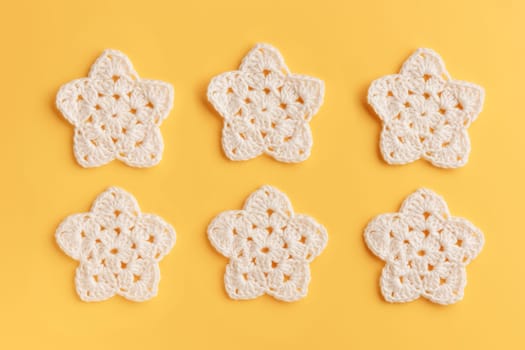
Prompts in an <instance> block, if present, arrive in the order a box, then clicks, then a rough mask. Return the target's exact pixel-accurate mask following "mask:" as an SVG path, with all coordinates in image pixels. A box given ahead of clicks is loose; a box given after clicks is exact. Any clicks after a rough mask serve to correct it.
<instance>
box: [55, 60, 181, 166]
mask: <svg viewBox="0 0 525 350" xmlns="http://www.w3.org/2000/svg"><path fill="white" fill-rule="evenodd" d="M56 105H57V107H58V109H59V110H60V112H61V113H62V115H63V116H64V118H66V119H67V120H68V121H69V122H70V123H71V124H73V125H74V126H75V136H74V153H75V157H76V159H77V162H78V163H79V164H80V165H81V166H83V167H86V168H89V167H97V166H101V165H104V164H106V163H108V162H110V161H112V160H113V159H115V158H116V159H119V160H121V161H123V162H124V163H126V164H127V165H129V166H133V167H151V166H154V165H156V164H158V163H159V162H160V160H161V159H162V152H163V149H164V143H163V141H162V135H161V134H160V129H159V126H160V125H161V123H162V121H163V120H164V119H165V118H166V117H167V116H168V113H169V111H170V110H171V108H172V105H173V87H172V86H171V85H170V84H167V83H165V82H162V81H158V80H147V79H141V78H139V76H138V74H137V73H136V72H135V70H134V69H133V66H132V64H131V62H130V61H129V59H128V58H127V57H126V55H124V54H123V53H122V52H119V51H116V50H106V51H104V52H103V53H102V55H101V56H100V57H99V58H98V59H97V60H96V61H95V64H93V66H92V67H91V70H90V72H89V75H88V77H87V78H81V79H77V80H73V81H72V82H70V83H67V84H65V85H63V86H62V87H61V88H60V90H59V91H58V94H57V97H56Z"/></svg>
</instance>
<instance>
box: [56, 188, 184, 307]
mask: <svg viewBox="0 0 525 350" xmlns="http://www.w3.org/2000/svg"><path fill="white" fill-rule="evenodd" d="M55 238H56V240H57V243H58V245H59V246H60V248H62V250H63V251H64V252H65V253H66V254H67V255H69V256H70V257H72V258H73V259H75V260H78V261H79V262H80V265H79V266H78V268H77V272H76V277H75V284H76V289H77V293H78V295H79V296H80V299H82V300H84V301H101V300H105V299H108V298H110V297H112V296H114V295H115V294H118V295H122V296H123V297H125V298H126V299H129V300H133V301H145V300H148V299H151V298H153V297H154V296H156V295H157V290H158V284H159V281H160V270H159V264H158V263H159V261H160V260H161V259H162V258H163V257H164V256H165V255H166V254H168V253H169V251H170V250H171V248H172V247H173V245H174V244H175V230H174V229H173V227H171V226H170V225H169V224H168V223H167V222H165V221H164V220H163V219H162V218H160V217H159V216H157V215H153V214H144V213H141V212H140V208H139V206H138V204H137V202H136V200H135V198H133V196H132V195H130V194H129V193H127V192H125V191H124V190H122V189H120V188H116V187H111V188H109V189H108V190H106V191H105V192H103V193H102V194H100V195H99V196H98V198H97V199H96V200H95V202H94V203H93V206H92V208H91V211H90V212H89V213H82V214H74V215H71V216H69V217H67V218H66V219H65V220H64V221H62V223H61V224H60V225H59V226H58V228H57V230H56V233H55Z"/></svg>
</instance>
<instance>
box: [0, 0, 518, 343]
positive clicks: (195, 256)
mask: <svg viewBox="0 0 525 350" xmlns="http://www.w3.org/2000/svg"><path fill="white" fill-rule="evenodd" d="M524 17H525V4H524V3H523V2H520V1H508V0H497V1H479V0H477V1H458V0H450V1H415V0H414V1H395V2H393V1H392V2H390V1H370V0H367V1H329V0H323V1H319V2H313V1H310V2H308V1H289V2H287V1H283V0H264V1H243V0H238V1H229V0H222V1H207V2H203V1H157V0H147V1H140V2H139V1H129V0H128V1H109V0H103V1H98V0H90V1H82V2H75V1H71V0H64V1H6V0H4V1H2V13H1V14H0V33H1V34H0V37H1V39H2V40H1V44H2V53H1V58H0V63H1V64H0V73H1V74H0V79H1V80H0V93H1V101H2V102H1V114H2V116H1V118H2V119H1V120H2V123H1V126H0V149H1V152H2V155H1V159H2V160H1V162H2V168H1V182H0V198H1V199H0V205H1V207H0V213H1V214H0V215H1V220H0V225H1V239H0V242H1V248H0V251H1V252H0V348H2V349H77V350H81V349H96V350H98V349H130V350H132V349H232V350H234V349H295V348H300V349H324V348H326V349H365V348H366V349H381V348H383V349H407V350H408V349H425V350H427V349H428V350H430V349H467V348H473V349H474V348H476V349H494V348H497V347H498V348H505V349H509V348H521V349H523V346H524V343H525V331H524V330H523V325H524V322H525V278H524V277H525V271H524V267H523V266H524V264H523V252H524V248H525V225H523V218H524V215H525V214H524V209H525V205H524V199H525V188H524V185H523V180H524V178H525V166H524V150H525V137H524V134H523V128H525V111H524V109H523V101H524V99H525V98H524V93H525V89H524V81H525V40H524V38H523V36H524V34H525V21H524ZM257 42H269V43H271V44H273V45H275V46H276V47H278V48H279V49H280V50H281V52H282V53H283V55H284V57H285V59H286V62H287V64H288V66H289V67H290V69H291V70H292V71H293V72H296V73H302V74H308V75H313V76H316V77H319V78H321V79H323V80H324V81H325V83H326V97H325V103H324V105H323V107H322V108H321V110H320V112H319V113H318V114H317V115H316V116H315V117H314V119H313V120H312V122H311V126H312V130H313V136H314V147H313V151H312V155H311V157H310V158H309V159H308V160H307V161H305V162H304V163H301V164H296V165H287V164H281V163H278V162H276V161H274V160H273V159H270V158H268V157H259V158H257V159H254V160H251V161H247V162H232V161H229V160H227V159H226V157H225V156H224V155H223V153H222V149H221V147H220V133H221V128H222V120H221V118H220V117H219V116H218V114H217V113H215V111H214V110H213V108H211V107H210V105H209V104H208V103H207V101H206V97H205V96H206V87H207V84H208V82H209V81H210V79H211V77H212V76H214V75H216V74H219V73H222V72H224V71H227V70H233V69H236V68H237V67H238V64H239V63H240V60H241V59H242V57H243V56H244V55H245V54H246V52H247V51H248V50H249V49H250V48H251V47H252V46H253V45H254V44H255V43H257ZM418 47H431V48H433V49H435V50H437V51H438V52H439V53H440V54H441V55H442V57H443V58H444V60H445V62H446V63H447V68H448V70H449V72H450V73H451V75H452V76H453V77H455V78H457V79H462V80H467V81H472V82H475V83H477V84H480V85H482V86H484V87H485V89H486V95H487V96H486V101H485V106H484V110H483V112H482V113H481V115H480V116H479V118H478V119H477V121H476V122H475V123H474V124H473V125H472V126H471V127H470V137H471V141H472V153H471V157H470V161H469V163H468V164H467V166H466V167H464V168H461V169H457V170H443V169H438V168H434V167H432V166H431V165H430V164H428V163H426V162H424V161H418V162H416V163H414V164H411V165H405V166H388V165H386V163H384V162H383V160H382V159H381V157H380V154H379V151H378V138H379V133H380V122H379V119H378V118H377V117H376V116H374V115H373V114H372V113H371V111H370V110H369V109H368V108H367V106H366V102H365V101H366V91H367V88H368V85H369V83H370V82H371V81H372V80H373V79H375V78H378V77H380V76H383V75H385V74H390V73H395V72H397V71H398V69H399V68H400V66H401V64H402V62H403V61H404V60H405V59H406V58H407V57H408V55H410V54H411V52H412V51H413V50H415V49H416V48H418ZM105 48H115V49H119V50H122V51H123V52H125V53H126V54H127V55H128V56H129V57H130V59H131V61H132V62H133V64H134V66H135V68H136V70H137V71H138V73H139V75H141V76H142V77H145V78H152V79H161V80H165V81H168V82H170V83H172V84H173V85H174V87H175V91H176V93H175V106H174V108H173V110H172V112H171V114H170V116H169V118H168V119H167V120H166V121H165V122H164V124H163V125H162V128H161V131H162V134H163V136H164V140H165V146H166V147H165V151H164V156H163V161H162V162H161V163H160V165H159V166H156V167H154V168H150V169H133V168H129V167H127V166H125V165H123V164H121V163H119V162H112V163H111V164H109V165H106V166H103V167H101V168H94V169H83V168H81V167H80V166H79V165H77V163H76V162H75V160H74V157H73V152H72V143H73V139H72V136H73V127H72V126H71V125H69V124H68V123H67V122H66V121H65V119H63V118H62V117H61V116H60V114H59V113H58V112H57V110H56V109H55V107H54V99H55V94H56V92H57V90H58V88H59V86H60V85H61V84H63V83H66V82H68V81H70V80H73V79H75V78H79V77H83V76H86V74H87V72H88V70H89V68H90V66H91V64H92V63H93V62H94V60H95V58H96V57H97V56H98V55H99V54H100V53H101V52H102V50H103V49H105ZM262 184H271V185H274V186H276V187H278V188H279V189H281V190H283V191H284V192H286V193H287V194H288V196H289V197H290V199H291V201H292V203H293V204H294V207H295V209H296V211H297V212H299V213H307V214H310V215H312V216H313V217H315V218H316V219H317V220H318V221H319V222H321V223H323V224H324V225H325V226H326V227H327V229H328V233H329V243H328V247H327V249H326V250H325V251H324V253H323V254H321V256H320V257H318V258H317V259H316V260H315V261H314V262H313V263H312V264H311V268H312V282H311V284H310V291H309V295H308V297H307V298H306V299H303V300H302V301H300V302H296V303H292V304H286V303H283V302H278V301H276V300H274V299H272V298H271V297H268V296H264V297H261V298H258V299H256V300H252V301H245V302H236V301H232V300H230V299H228V297H227V295H226V293H225V292H224V288H223V280H222V278H223V272H224V269H225V266H226V263H227V259H226V258H224V257H222V256H221V255H219V254H218V253H217V252H215V251H214V249H213V248H212V247H211V245H210V244H209V242H208V240H207V237H206V233H205V232H206V227H207V224H208V223H209V221H210V220H211V219H212V218H213V217H214V216H215V215H217V214H218V213H219V212H221V211H224V210H228V209H236V208H240V207H241V206H242V204H243V201H244V199H245V198H246V197H247V196H248V195H249V194H250V193H251V192H252V191H253V190H255V189H256V188H257V187H259V186H260V185H262ZM110 185H117V186H121V187H123V188H124V189H126V190H128V191H130V192H131V193H132V194H133V195H135V197H136V198H137V200H138V201H139V203H140V205H141V208H142V210H143V211H144V212H153V213H157V214H159V215H161V216H162V217H163V218H165V219H166V220H167V221H169V222H170V223H172V224H173V225H174V227H175V229H176V230H177V235H178V241H177V244H176V246H175V248H174V249H173V250H172V252H171V254H170V255H168V256H167V257H166V258H165V259H164V260H163V261H162V262H161V265H160V266H161V274H162V280H161V283H160V290H159V295H158V297H157V298H155V299H153V300H151V301H149V302H145V303H132V302H129V301H126V300H124V299H123V298H120V297H114V298H112V299H110V300H109V301H105V302H101V303H90V304H88V303H83V302H81V301H80V300H79V298H78V296H77V295H76V293H75V290H74V283H73V278H74V270H75V267H76V266H77V262H76V261H73V260H72V259H70V258H69V257H67V256H66V255H65V254H63V253H62V252H61V251H60V249H59V248H58V247H57V245H56V243H55V241H54V236H53V235H54V230H55V228H56V226H57V224H58V223H59V222H60V221H61V220H62V219H63V218H64V217H65V216H67V215H69V214H72V213H76V212H81V211H87V210H89V207H90V205H91V203H92V201H93V200H94V198H95V197H96V196H97V195H98V194H99V193H100V192H102V191H103V190H104V189H105V188H106V187H107V186H110ZM421 186H425V187H429V188H431V189H433V190H435V191H436V192H438V193H439V194H441V195H443V196H444V197H445V199H446V200H447V202H448V204H449V207H450V210H451V212H452V214H453V215H455V216H462V217H466V218H468V219H469V220H471V221H472V222H473V223H475V224H476V225H477V226H478V227H480V228H481V229H482V230H483V231H484V233H485V237H486V245H485V248H484V250H483V252H482V253H481V255H480V256H479V257H478V258H477V259H476V260H475V261H474V262H473V263H472V264H471V265H469V267H468V268H467V272H468V286H467V288H466V293H465V299H464V300H463V301H461V302H460V303H458V304H455V305H452V306H448V307H442V306H438V305H434V304H432V303H430V302H428V301H426V300H423V299H420V300H418V301H415V302H412V303H409V304H403V305H391V304H388V303H386V302H384V301H383V299H382V298H381V296H380V293H379V288H378V278H379V275H380V271H381V268H382V266H383V262H381V261H380V260H379V259H377V258H375V257H374V256H373V255H372V254H371V253H369V252H368V250H367V249H366V247H365V245H364V242H363V239H362V231H363V228H364V227H365V225H366V224H367V222H368V221H369V220H370V219H371V218H372V217H373V216H374V215H376V214H379V213H384V212H392V211H396V210H397V209H398V207H399V205H400V203H401V201H402V200H403V199H404V198H405V196H407V195H408V194H409V193H411V192H412V191H413V190H415V189H416V188H418V187H421Z"/></svg>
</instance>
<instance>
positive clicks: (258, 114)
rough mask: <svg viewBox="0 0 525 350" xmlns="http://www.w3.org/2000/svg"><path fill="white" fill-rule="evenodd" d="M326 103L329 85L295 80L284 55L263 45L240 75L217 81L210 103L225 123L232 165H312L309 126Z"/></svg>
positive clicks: (247, 60)
mask: <svg viewBox="0 0 525 350" xmlns="http://www.w3.org/2000/svg"><path fill="white" fill-rule="evenodd" d="M323 97H324V83H323V82H322V81H321V80H319V79H317V78H312V77H308V76H305V75H299V74H292V73H290V71H289V70H288V67H286V65H285V63H284V59H283V57H282V56H281V54H280V53H279V51H278V50H277V49H276V48H274V47H272V46H270V45H267V44H257V45H256V46H255V47H254V48H253V49H252V50H251V51H250V52H249V53H248V54H247V55H246V57H244V59H243V61H242V63H241V66H240V69H239V70H237V71H232V72H227V73H224V74H221V75H219V76H216V77H215V78H213V80H212V81H211V83H210V85H209V86H208V100H209V101H210V102H211V103H212V104H213V106H214V107H215V109H216V110H217V111H218V112H219V113H220V115H221V116H222V117H224V128H223V129H222V147H223V149H224V152H225V153H226V156H227V157H228V158H229V159H231V160H247V159H251V158H254V157H257V156H258V155H260V154H262V153H265V154H268V155H270V156H272V157H274V158H275V159H277V160H279V161H281V162H287V163H296V162H301V161H303V160H305V159H307V158H308V157H309V156H310V151H311V148H312V133H311V131H310V126H309V124H308V123H309V121H310V119H311V118H312V117H313V116H314V114H316V113H317V111H318V110H319V108H320V107H321V104H322V103H323Z"/></svg>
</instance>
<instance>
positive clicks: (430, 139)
mask: <svg viewBox="0 0 525 350" xmlns="http://www.w3.org/2000/svg"><path fill="white" fill-rule="evenodd" d="M484 96H485V93H484V90H483V88H482V87H480V86H478V85H475V84H472V83H468V82H464V81H459V80H453V79H452V78H451V77H450V76H449V74H448V72H447V71H446V69H445V64H444V63H443V60H442V59H441V57H440V56H439V55H438V54H437V53H436V52H435V51H433V50H430V49H418V50H417V51H416V52H415V53H414V54H413V55H412V56H410V57H409V58H408V59H407V60H406V62H405V63H404V64H403V67H402V68H401V72H400V73H399V74H392V75H387V76H385V77H382V78H379V79H377V80H375V81H373V82H372V84H371V85H370V88H369V90H368V103H369V104H370V105H371V106H372V107H373V109H374V111H375V112H376V113H377V115H378V116H379V118H380V119H381V120H382V121H383V130H382V132H381V140H380V148H381V153H382V155H383V158H384V159H385V161H386V162H387V163H388V164H406V163H410V162H413V161H415V160H417V159H419V158H421V157H422V158H424V159H426V160H428V161H430V162H431V163H432V164H433V165H435V166H437V167H442V168H457V167H461V166H464V165H465V164H466V163H467V161H468V157H469V154H470V139H469V136H468V133H467V128H468V127H469V126H470V124H471V123H472V122H473V121H474V120H475V119H476V118H477V116H478V114H479V113H480V112H481V109H482V107H483V100H484Z"/></svg>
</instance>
